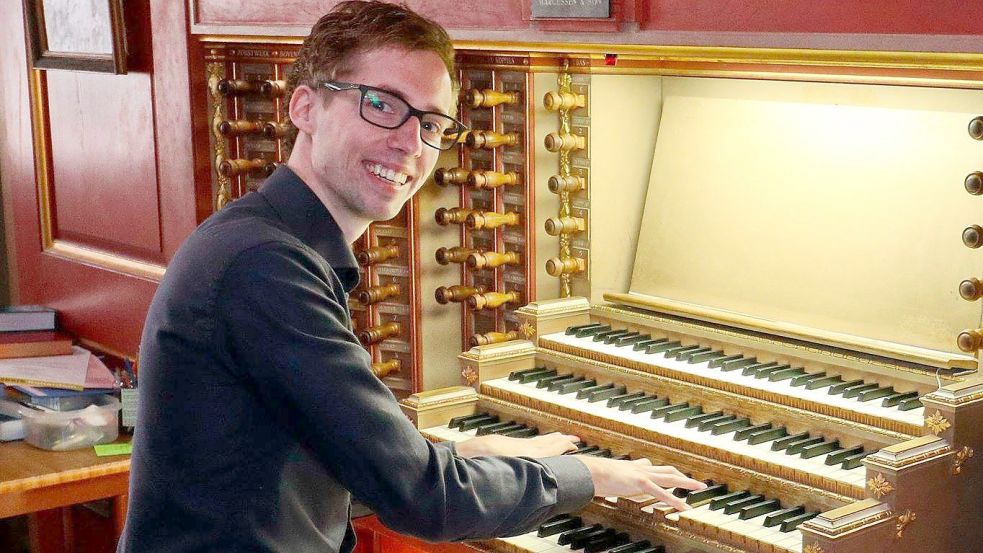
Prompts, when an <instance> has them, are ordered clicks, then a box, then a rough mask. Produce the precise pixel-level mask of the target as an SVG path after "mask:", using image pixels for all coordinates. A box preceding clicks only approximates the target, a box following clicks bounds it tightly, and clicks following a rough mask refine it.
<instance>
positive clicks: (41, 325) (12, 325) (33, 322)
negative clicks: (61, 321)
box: [0, 305, 55, 332]
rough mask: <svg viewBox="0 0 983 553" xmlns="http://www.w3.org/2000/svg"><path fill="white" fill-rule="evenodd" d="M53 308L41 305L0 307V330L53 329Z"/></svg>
mask: <svg viewBox="0 0 983 553" xmlns="http://www.w3.org/2000/svg"><path fill="white" fill-rule="evenodd" d="M54 329H55V310H54V309H52V308H50V307H45V306H43V305H10V306H6V307H0V332H22V331H25V330H54Z"/></svg>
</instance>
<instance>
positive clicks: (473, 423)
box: [457, 415, 498, 432]
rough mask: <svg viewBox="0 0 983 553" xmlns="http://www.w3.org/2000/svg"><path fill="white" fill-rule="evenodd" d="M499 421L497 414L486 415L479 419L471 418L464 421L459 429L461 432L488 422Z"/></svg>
mask: <svg viewBox="0 0 983 553" xmlns="http://www.w3.org/2000/svg"><path fill="white" fill-rule="evenodd" d="M493 422H498V417H497V416H495V415H485V416H484V417H481V418H478V419H471V420H469V421H466V422H462V423H461V424H459V425H458V426H457V429H458V430H460V431H461V432H467V431H468V430H473V429H475V428H478V427H479V426H481V425H483V424H487V423H493Z"/></svg>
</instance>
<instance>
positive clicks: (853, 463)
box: [840, 451, 873, 470]
mask: <svg viewBox="0 0 983 553" xmlns="http://www.w3.org/2000/svg"><path fill="white" fill-rule="evenodd" d="M871 453H873V451H863V452H860V453H857V454H856V455H850V456H849V457H847V458H846V459H843V464H842V465H840V466H842V467H843V468H845V469H847V470H850V469H855V468H857V467H859V466H860V465H862V464H863V460H864V457H866V456H868V455H870V454H871Z"/></svg>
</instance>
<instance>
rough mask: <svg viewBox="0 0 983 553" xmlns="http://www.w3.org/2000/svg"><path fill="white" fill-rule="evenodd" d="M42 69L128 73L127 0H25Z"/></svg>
mask: <svg viewBox="0 0 983 553" xmlns="http://www.w3.org/2000/svg"><path fill="white" fill-rule="evenodd" d="M23 1H24V19H25V22H26V26H25V28H26V29H27V35H28V44H29V47H30V56H31V62H32V64H33V66H34V67H35V68H39V69H69V70H74V71H99V72H104V73H126V30H125V28H124V24H123V0H23Z"/></svg>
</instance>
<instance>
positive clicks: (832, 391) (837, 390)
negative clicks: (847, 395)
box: [828, 378, 864, 395]
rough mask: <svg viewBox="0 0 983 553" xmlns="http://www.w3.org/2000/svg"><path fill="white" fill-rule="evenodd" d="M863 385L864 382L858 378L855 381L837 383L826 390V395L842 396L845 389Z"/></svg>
mask: <svg viewBox="0 0 983 553" xmlns="http://www.w3.org/2000/svg"><path fill="white" fill-rule="evenodd" d="M863 383H864V381H863V380H862V379H860V378H858V379H856V380H848V381H845V382H839V383H837V384H833V385H832V386H830V387H829V390H828V393H829V395H836V394H842V393H843V392H844V391H846V389H847V388H852V387H854V386H859V385H861V384H863Z"/></svg>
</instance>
